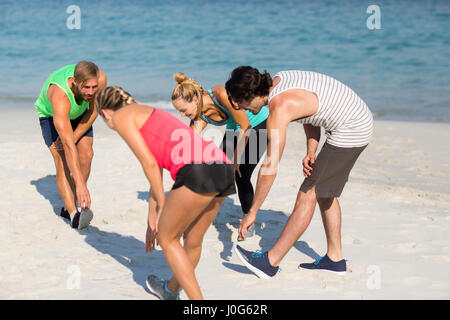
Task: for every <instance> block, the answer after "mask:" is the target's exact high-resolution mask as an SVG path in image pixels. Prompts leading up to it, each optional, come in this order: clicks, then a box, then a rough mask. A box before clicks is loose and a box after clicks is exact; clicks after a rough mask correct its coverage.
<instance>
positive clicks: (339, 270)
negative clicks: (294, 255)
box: [298, 255, 347, 275]
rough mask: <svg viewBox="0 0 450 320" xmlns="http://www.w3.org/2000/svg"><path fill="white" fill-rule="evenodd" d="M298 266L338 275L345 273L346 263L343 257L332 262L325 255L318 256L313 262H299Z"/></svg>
mask: <svg viewBox="0 0 450 320" xmlns="http://www.w3.org/2000/svg"><path fill="white" fill-rule="evenodd" d="M298 268H299V269H300V268H303V269H308V270H324V271H328V272H332V273H335V274H338V275H344V274H346V273H347V264H346V260H345V259H342V260H340V261H337V262H334V261H332V260H331V259H330V258H329V257H328V256H327V255H324V256H323V257H320V258H318V259H317V260H316V261H314V262H313V263H301V264H300V265H299V266H298Z"/></svg>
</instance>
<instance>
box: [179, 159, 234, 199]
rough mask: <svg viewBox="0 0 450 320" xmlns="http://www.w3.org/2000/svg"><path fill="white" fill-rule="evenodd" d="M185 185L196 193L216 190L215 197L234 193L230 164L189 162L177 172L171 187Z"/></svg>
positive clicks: (232, 173)
mask: <svg viewBox="0 0 450 320" xmlns="http://www.w3.org/2000/svg"><path fill="white" fill-rule="evenodd" d="M181 186H186V187H188V188H189V189H190V190H192V191H194V192H197V193H212V192H218V193H219V194H218V195H217V196H216V197H226V196H229V195H231V194H234V193H236V188H235V186H234V172H233V166H232V165H231V164H228V163H225V164H223V163H222V164H219V163H211V164H208V163H190V164H187V165H185V166H183V167H182V168H181V169H180V170H178V172H177V176H176V179H175V183H174V184H173V186H172V189H177V188H179V187H181Z"/></svg>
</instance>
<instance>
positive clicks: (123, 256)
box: [30, 175, 171, 292]
mask: <svg viewBox="0 0 450 320" xmlns="http://www.w3.org/2000/svg"><path fill="white" fill-rule="evenodd" d="M30 184H31V185H33V186H35V187H36V190H37V192H39V193H40V194H41V195H42V196H43V197H44V198H45V199H47V200H48V201H49V202H50V204H51V205H52V207H53V212H54V214H55V215H56V216H58V217H59V214H60V210H61V207H62V206H63V204H62V201H61V198H60V195H59V193H58V190H57V188H56V176H55V175H48V176H45V177H43V178H40V179H36V180H32V181H30ZM147 194H148V192H147ZM61 219H62V218H61ZM63 220H64V221H65V222H66V223H67V225H68V227H69V228H70V224H69V221H68V220H66V219H63ZM70 230H73V231H77V232H79V233H80V235H83V236H85V241H86V242H87V243H88V244H89V245H91V246H92V247H93V248H95V249H96V250H97V251H98V252H100V253H102V254H107V255H109V256H110V257H112V258H114V259H115V260H116V261H117V262H119V263H120V264H121V265H123V266H125V267H127V268H128V269H130V271H131V272H132V274H133V280H134V281H135V282H136V283H137V284H139V285H140V286H142V287H143V288H144V289H145V290H146V291H147V292H148V289H147V286H146V284H145V280H146V278H147V276H148V275H149V274H151V273H154V274H156V275H158V276H160V277H165V278H168V277H170V275H171V271H170V268H169V266H168V265H167V262H166V259H165V257H164V254H163V252H162V251H161V250H154V251H153V252H151V253H147V252H145V243H144V242H143V241H140V240H138V239H136V238H135V237H133V236H123V235H121V234H118V233H116V232H108V231H103V230H100V229H99V228H98V227H97V226H93V225H90V226H89V227H87V228H86V229H83V230H77V229H70Z"/></svg>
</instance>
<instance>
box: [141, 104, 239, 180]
mask: <svg viewBox="0 0 450 320" xmlns="http://www.w3.org/2000/svg"><path fill="white" fill-rule="evenodd" d="M152 108H153V107H152ZM139 131H140V132H141V134H142V137H143V138H144V140H145V142H146V143H147V146H148V148H149V150H150V152H151V153H152V154H153V156H154V157H155V158H156V161H157V162H158V165H159V166H160V167H161V168H164V169H166V170H169V171H170V175H171V177H172V179H173V180H175V177H176V175H177V172H178V170H180V169H181V168H182V167H183V166H185V165H186V164H189V163H231V162H230V160H229V159H228V158H227V156H226V154H225V153H224V152H223V151H222V149H220V148H219V147H217V146H216V145H215V144H214V142H212V141H206V140H204V139H203V138H202V137H201V136H199V135H198V134H196V133H195V132H194V130H192V129H191V128H190V127H188V126H187V125H186V124H184V123H183V122H182V121H181V120H179V119H178V118H177V117H175V116H174V115H172V114H170V113H169V112H167V111H164V110H161V109H156V108H153V112H152V114H151V115H150V116H149V117H148V119H147V121H146V122H145V123H144V125H143V126H142V128H141V129H140V130H139Z"/></svg>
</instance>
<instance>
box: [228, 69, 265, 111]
mask: <svg viewBox="0 0 450 320" xmlns="http://www.w3.org/2000/svg"><path fill="white" fill-rule="evenodd" d="M271 86H272V77H271V76H270V74H269V73H268V72H267V71H266V70H264V72H263V73H260V72H259V71H258V69H256V68H253V67H250V66H241V67H237V68H236V69H234V70H233V71H232V72H231V75H230V78H229V79H228V81H227V82H226V83H225V89H226V90H227V93H228V94H230V95H231V97H232V98H233V100H234V101H236V102H238V103H239V102H243V101H251V100H253V98H255V97H264V96H267V95H268V94H269V89H270V87H271Z"/></svg>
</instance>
